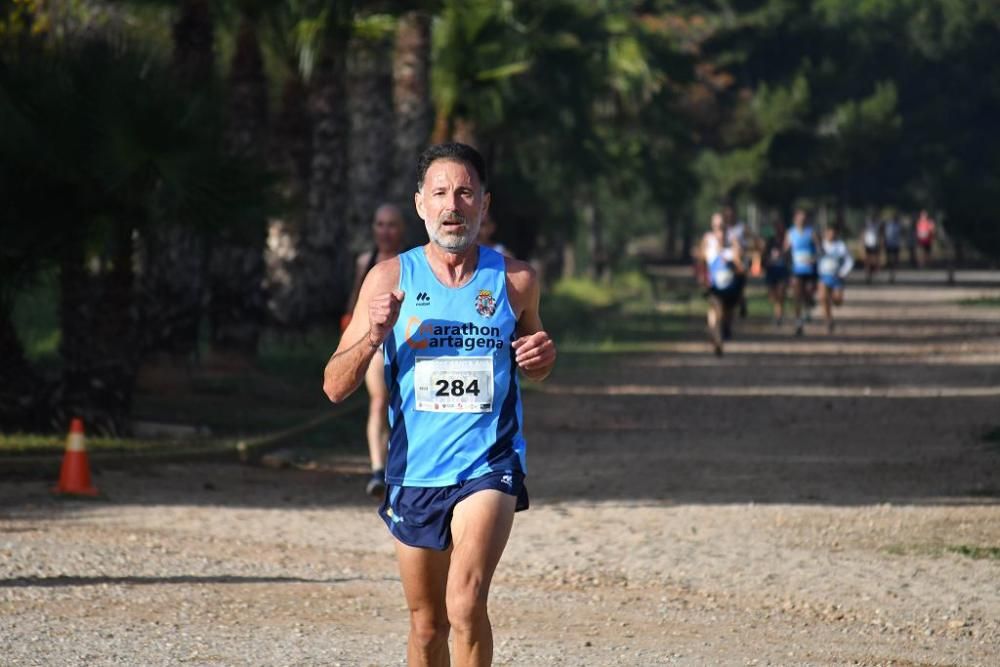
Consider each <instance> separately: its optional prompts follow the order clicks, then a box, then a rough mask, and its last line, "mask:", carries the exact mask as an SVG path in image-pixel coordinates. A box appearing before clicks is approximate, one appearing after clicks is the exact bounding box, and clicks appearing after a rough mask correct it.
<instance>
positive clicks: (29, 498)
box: [0, 276, 1000, 666]
mask: <svg viewBox="0 0 1000 667" xmlns="http://www.w3.org/2000/svg"><path fill="white" fill-rule="evenodd" d="M988 278H992V279H996V280H998V282H997V283H996V284H995V286H988V285H987V286H985V287H974V288H972V287H960V288H945V287H938V286H929V285H925V284H912V285H909V286H896V287H891V288H890V287H888V286H884V285H880V286H876V287H864V286H860V285H853V286H852V287H851V288H850V290H849V293H848V299H849V304H848V305H847V306H846V307H845V308H843V309H842V310H841V311H840V313H839V316H840V321H841V325H840V327H839V329H838V331H837V333H836V334H834V335H832V336H827V335H826V334H822V333H820V331H821V327H819V326H818V325H817V326H815V327H813V328H812V329H811V330H810V331H809V332H808V333H807V336H806V337H804V338H802V339H795V338H793V337H792V336H791V331H790V329H789V328H786V329H784V330H775V329H774V328H773V327H772V326H771V325H770V323H768V322H764V321H749V322H746V323H743V324H742V326H740V327H739V329H738V330H737V340H735V341H734V342H733V343H732V344H731V345H729V346H728V348H727V354H726V356H725V357H724V358H722V359H715V358H714V357H712V356H711V355H710V354H709V349H708V346H707V344H706V343H705V342H704V341H703V340H702V337H701V333H700V323H699V322H697V321H695V320H692V322H691V326H690V329H691V336H690V338H689V339H686V340H682V341H672V342H664V343H663V344H662V345H658V346H656V348H655V349H654V350H652V351H648V352H643V353H641V354H639V353H636V354H613V355H612V354H607V355H602V354H594V355H590V356H588V357H587V358H585V359H583V358H577V360H576V361H577V362H578V363H576V364H575V365H564V366H563V367H562V368H560V370H559V372H558V373H557V374H556V375H555V376H554V377H553V378H552V379H551V381H550V383H548V384H547V385H546V386H545V387H544V388H543V390H537V391H529V392H527V393H526V398H525V402H526V407H525V413H526V421H527V434H528V436H529V465H530V475H529V489H530V491H531V495H532V509H531V510H530V511H528V512H525V513H523V514H520V515H518V518H517V521H516V523H515V528H514V534H513V537H512V539H511V543H510V545H509V547H508V549H507V552H506V554H505V556H504V559H503V561H502V562H501V565H500V568H499V571H498V574H497V578H496V581H495V584H494V588H493V594H492V609H491V615H492V618H493V623H494V627H495V634H496V664H501V665H526V666H534V665H548V664H552V665H574V666H577V665H659V664H680V665H706V664H713V665H714V664H721V665H750V664H761V665H763V664H772V665H855V664H858V665H1000V444H998V443H997V442H996V441H995V440H994V441H992V442H991V441H989V440H984V438H983V435H984V433H986V432H988V431H989V430H990V429H995V428H997V427H1000V335H998V334H1000V309H990V308H980V307H971V306H963V305H959V303H958V302H959V301H960V300H963V299H974V298H979V297H983V296H993V297H996V296H998V295H1000V276H988ZM359 463H360V460H338V461H334V462H332V463H331V462H327V465H325V466H323V467H321V469H318V470H269V469H265V468H254V467H245V466H238V465H226V464H212V465H206V464H201V465H177V464H174V465H160V466H157V467H153V468H141V469H128V470H105V471H102V472H101V474H100V476H99V477H98V484H99V485H100V487H101V488H102V490H104V491H105V492H106V493H107V494H108V495H109V497H110V501H108V502H98V503H81V502H66V501H54V500H52V499H51V498H49V496H48V494H47V489H46V486H45V485H42V484H40V483H39V482H37V481H30V480H28V481H11V480H8V481H4V482H0V664H2V665H46V666H48V665H177V664H185V665H389V664H401V663H402V662H403V657H404V644H405V635H406V627H407V620H406V612H405V609H404V607H403V606H402V595H401V591H400V586H399V581H398V577H397V576H396V571H395V566H394V561H393V558H392V549H391V545H390V543H389V541H388V538H387V536H386V533H385V531H384V528H382V526H381V523H380V521H379V520H378V519H377V518H376V516H375V514H374V511H373V507H372V505H371V504H370V503H369V502H367V501H366V499H365V498H362V497H359V489H360V487H361V484H362V477H361V476H359V475H357V474H351V473H350V472H349V471H351V470H352V469H354V468H356V467H358V465H359ZM352 466H353V467H352Z"/></svg>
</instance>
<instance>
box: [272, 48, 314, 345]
mask: <svg viewBox="0 0 1000 667" xmlns="http://www.w3.org/2000/svg"><path fill="white" fill-rule="evenodd" d="M290 69H291V70H292V71H293V72H295V74H294V75H292V76H290V77H289V79H288V81H286V82H285V87H284V91H283V93H282V97H281V112H280V113H279V115H278V118H277V121H276V122H275V125H274V129H273V136H274V141H273V142H271V165H272V168H273V169H274V171H275V172H276V173H278V174H280V175H281V188H282V194H283V196H284V199H285V201H286V203H287V206H286V207H285V212H284V214H283V216H282V217H281V218H275V219H272V220H269V221H268V227H267V250H266V251H265V254H264V261H265V264H266V267H267V269H266V270H267V278H266V280H265V289H266V292H267V308H268V311H269V313H270V316H271V319H272V320H273V321H274V322H276V323H278V324H280V325H282V326H284V327H293V326H301V325H302V323H303V322H304V317H303V314H304V313H305V303H304V302H303V301H302V299H301V297H302V296H303V295H302V294H301V293H300V292H299V290H296V289H295V284H294V280H295V276H297V275H299V274H300V272H301V267H300V264H301V259H300V257H299V248H300V245H301V236H302V229H303V214H302V210H303V209H304V202H305V200H306V196H307V193H308V190H309V165H310V162H311V160H312V153H311V142H312V126H311V124H310V121H309V112H308V109H307V100H308V93H307V90H306V86H305V83H303V81H302V79H301V78H300V77H299V76H298V74H297V69H296V67H295V65H293V66H292V67H291V68H290Z"/></svg>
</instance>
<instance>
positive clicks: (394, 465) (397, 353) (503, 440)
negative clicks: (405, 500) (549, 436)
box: [383, 246, 527, 487]
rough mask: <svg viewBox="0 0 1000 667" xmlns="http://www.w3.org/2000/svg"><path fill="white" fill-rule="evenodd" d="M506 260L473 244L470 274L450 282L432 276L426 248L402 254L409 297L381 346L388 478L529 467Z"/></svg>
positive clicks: (443, 477)
mask: <svg viewBox="0 0 1000 667" xmlns="http://www.w3.org/2000/svg"><path fill="white" fill-rule="evenodd" d="M504 262H505V260H504V256H503V255H501V254H500V253H498V252H496V251H494V250H491V249H490V248H486V247H483V246H479V264H478V266H477V267H476V271H475V273H474V274H473V276H472V279H471V280H470V281H469V282H468V283H466V284H465V285H462V286H461V287H455V288H452V287H445V286H444V285H442V284H441V283H440V282H439V281H438V279H437V277H436V276H435V275H434V272H433V271H432V270H431V268H430V265H429V264H428V262H427V256H426V255H425V254H424V248H423V247H418V248H414V249H413V250H410V251H408V252H405V253H402V254H401V255H399V289H401V290H402V291H403V292H405V293H406V296H405V298H404V300H403V304H402V306H401V307H400V311H399V319H398V320H397V321H396V324H395V326H394V327H393V328H392V331H391V333H390V334H389V337H388V338H386V340H385V342H384V344H383V346H384V350H385V377H386V385H387V386H388V387H389V425H390V429H391V435H390V437H389V462H388V465H387V466H386V481H387V482H388V483H389V484H395V485H399V486H424V487H436V486H450V485H452V484H457V483H459V482H461V481H465V480H468V479H474V478H476V477H481V476H483V475H485V474H488V473H490V472H497V471H505V472H515V471H516V472H522V473H523V472H527V468H526V466H525V441H524V437H523V435H522V433H521V424H522V422H523V419H522V413H521V396H520V391H519V388H518V383H517V364H516V362H515V361H514V353H513V350H512V348H511V346H510V343H511V341H512V340H514V337H515V328H516V326H517V320H516V318H515V316H514V311H513V308H512V307H511V304H510V301H509V300H508V298H507V274H506V269H505V263H504Z"/></svg>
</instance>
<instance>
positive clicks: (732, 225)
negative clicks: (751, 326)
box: [722, 204, 754, 319]
mask: <svg viewBox="0 0 1000 667" xmlns="http://www.w3.org/2000/svg"><path fill="white" fill-rule="evenodd" d="M722 220H723V222H724V224H725V227H726V239H727V240H728V241H730V242H733V243H737V244H739V246H740V256H741V257H743V258H747V257H749V256H750V252H749V250H750V247H751V245H752V244H753V242H754V239H752V238H751V234H749V233H747V224H746V223H745V222H743V221H742V220H739V219H738V218H737V217H736V209H734V208H733V207H732V206H731V205H729V204H727V205H725V206H723V207H722ZM739 279H740V282H739V285H738V289H739V291H740V301H739V306H740V319H745V318H746V316H747V297H746V275H745V272H744V273H743V274H741V275H740V276H739Z"/></svg>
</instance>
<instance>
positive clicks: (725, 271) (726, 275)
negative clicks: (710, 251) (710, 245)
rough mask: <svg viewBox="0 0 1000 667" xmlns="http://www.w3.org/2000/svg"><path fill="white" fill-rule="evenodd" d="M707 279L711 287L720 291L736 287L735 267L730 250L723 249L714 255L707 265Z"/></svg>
mask: <svg viewBox="0 0 1000 667" xmlns="http://www.w3.org/2000/svg"><path fill="white" fill-rule="evenodd" d="M708 275H709V280H710V281H711V283H712V287H713V288H714V289H716V290H718V291H720V292H725V291H727V290H730V289H733V288H735V287H736V268H735V266H734V265H733V261H732V251H731V250H728V249H727V250H723V251H722V252H720V253H717V254H716V255H715V258H714V259H713V260H712V263H711V264H709V265H708Z"/></svg>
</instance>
